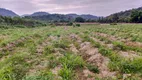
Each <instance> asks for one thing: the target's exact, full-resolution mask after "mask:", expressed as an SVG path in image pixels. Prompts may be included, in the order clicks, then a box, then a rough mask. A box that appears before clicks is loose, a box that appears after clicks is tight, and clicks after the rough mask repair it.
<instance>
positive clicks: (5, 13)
mask: <svg viewBox="0 0 142 80" xmlns="http://www.w3.org/2000/svg"><path fill="white" fill-rule="evenodd" d="M0 15H2V16H10V17H15V16H18V15H17V14H16V13H14V12H13V11H11V10H7V9H4V8H0Z"/></svg>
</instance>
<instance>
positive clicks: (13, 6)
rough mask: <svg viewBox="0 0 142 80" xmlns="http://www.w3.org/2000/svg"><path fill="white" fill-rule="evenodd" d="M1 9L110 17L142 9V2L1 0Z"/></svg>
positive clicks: (133, 0)
mask: <svg viewBox="0 0 142 80" xmlns="http://www.w3.org/2000/svg"><path fill="white" fill-rule="evenodd" d="M0 7H1V8H6V9H9V10H12V11H14V12H16V13H17V14H19V15H23V14H32V13H33V12H37V11H45V12H49V13H60V14H68V13H77V14H92V15H96V16H108V15H110V14H112V13H115V12H120V11H124V10H128V9H132V8H138V7H142V0H0Z"/></svg>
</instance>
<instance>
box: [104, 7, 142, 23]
mask: <svg viewBox="0 0 142 80" xmlns="http://www.w3.org/2000/svg"><path fill="white" fill-rule="evenodd" d="M135 10H138V11H142V7H139V8H135V9H130V10H126V11H121V12H118V13H114V14H111V15H109V16H107V17H106V18H107V19H112V18H115V19H118V20H120V21H127V20H129V19H130V17H131V13H132V12H133V11H135ZM112 20H113V19H112Z"/></svg>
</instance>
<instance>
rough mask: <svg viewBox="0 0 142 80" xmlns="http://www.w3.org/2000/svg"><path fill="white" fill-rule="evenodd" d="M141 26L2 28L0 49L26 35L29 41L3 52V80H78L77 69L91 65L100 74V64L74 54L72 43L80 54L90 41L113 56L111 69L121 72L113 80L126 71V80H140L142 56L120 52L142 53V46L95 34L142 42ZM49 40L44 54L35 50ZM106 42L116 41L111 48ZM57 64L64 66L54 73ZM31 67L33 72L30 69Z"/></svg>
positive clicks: (0, 55)
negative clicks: (73, 38)
mask: <svg viewBox="0 0 142 80" xmlns="http://www.w3.org/2000/svg"><path fill="white" fill-rule="evenodd" d="M141 26H142V25H141V24H117V25H115V26H114V25H95V24H90V25H89V24H81V26H80V27H72V26H68V27H67V28H68V29H67V30H65V29H64V27H63V26H59V27H51V26H47V27H36V28H16V27H13V28H1V29H0V48H4V47H6V46H7V45H8V43H11V42H15V41H17V40H19V39H21V38H26V40H25V41H23V42H20V43H17V44H16V46H13V47H12V48H13V50H12V51H9V50H3V51H0V80H76V77H77V75H76V72H77V71H82V70H83V69H85V68H88V69H89V70H90V71H91V72H93V73H94V74H99V69H98V67H97V66H95V65H92V64H91V63H87V61H86V60H85V59H83V58H82V55H80V54H75V53H74V52H72V51H71V50H70V44H74V45H75V47H76V49H77V50H78V51H79V53H81V51H80V50H79V49H80V47H81V46H80V45H81V44H82V43H83V42H90V43H91V45H92V48H98V50H99V53H100V54H102V56H105V57H107V58H109V59H110V61H109V64H108V68H109V69H110V71H116V72H118V74H117V77H116V79H114V80H119V79H122V78H123V74H132V76H131V77H129V78H127V79H126V80H140V79H139V78H142V77H141V75H142V74H141V73H142V64H141V63H142V58H141V57H139V58H137V57H136V58H134V59H129V58H126V57H125V58H124V57H122V56H121V55H120V54H119V51H125V52H129V51H134V52H135V53H139V54H141V53H142V49H141V48H140V47H133V46H127V45H126V44H125V43H124V42H121V41H119V40H117V41H112V40H110V39H109V38H107V37H103V36H100V35H96V34H95V33H96V32H98V33H104V34H107V35H110V36H115V37H121V39H124V40H126V39H129V40H130V41H132V42H140V43H141V42H142V31H141V30H142V27H141ZM71 34H76V35H78V36H79V37H80V38H81V39H82V40H81V41H82V42H81V43H79V42H78V41H72V40H71V39H70V38H69V36H70V35H71ZM28 37H30V38H28ZM50 37H55V39H49V38H50ZM91 37H94V38H97V39H99V40H100V41H101V42H104V44H103V45H102V44H101V43H99V42H97V41H94V39H93V38H91ZM47 39H48V43H50V44H48V45H46V46H44V47H43V50H44V51H43V54H38V53H36V52H37V51H36V50H37V47H38V46H39V45H41V44H42V43H44V42H45V41H46V40H47ZM107 44H113V48H112V49H111V48H108V47H107ZM57 53H59V54H60V55H58V54H57ZM140 56H141V55H140ZM58 66H61V69H60V70H59V71H58V74H57V75H55V74H54V73H52V70H53V69H54V68H56V67H58ZM30 70H33V71H34V72H30ZM81 76H83V75H81ZM57 77H58V78H57ZM92 77H94V76H92ZM94 79H96V80H113V79H112V78H97V77H94Z"/></svg>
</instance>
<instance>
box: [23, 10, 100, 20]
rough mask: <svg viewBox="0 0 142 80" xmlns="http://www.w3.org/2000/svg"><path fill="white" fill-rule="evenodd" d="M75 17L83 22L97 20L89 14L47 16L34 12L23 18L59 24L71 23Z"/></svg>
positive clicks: (43, 13) (46, 14)
mask: <svg viewBox="0 0 142 80" xmlns="http://www.w3.org/2000/svg"><path fill="white" fill-rule="evenodd" d="M77 17H82V18H84V19H85V20H96V19H98V17H97V16H93V15H90V14H83V15H78V14H66V15H64V14H49V13H47V12H35V13H33V14H31V15H28V16H25V18H30V19H35V20H42V21H61V22H66V21H73V20H75V18H77Z"/></svg>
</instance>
